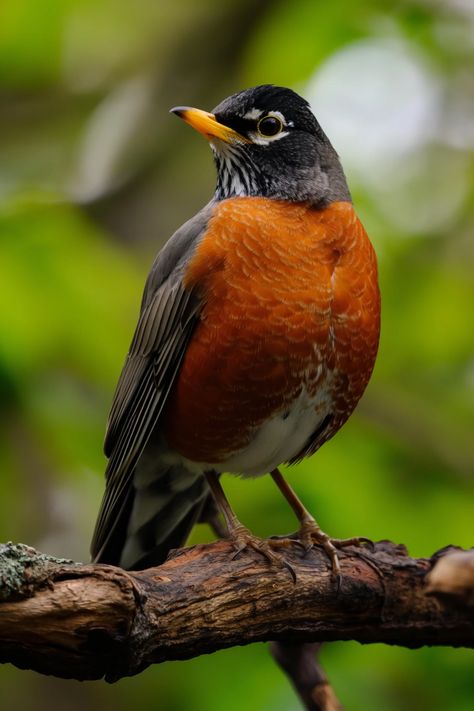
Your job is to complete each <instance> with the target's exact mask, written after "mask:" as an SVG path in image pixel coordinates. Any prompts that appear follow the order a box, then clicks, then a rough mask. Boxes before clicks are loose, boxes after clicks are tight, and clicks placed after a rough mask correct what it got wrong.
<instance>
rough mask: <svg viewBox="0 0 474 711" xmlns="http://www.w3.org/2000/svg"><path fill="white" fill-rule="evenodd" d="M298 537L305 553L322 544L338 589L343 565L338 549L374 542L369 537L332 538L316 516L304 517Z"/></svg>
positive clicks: (371, 544) (370, 544)
mask: <svg viewBox="0 0 474 711" xmlns="http://www.w3.org/2000/svg"><path fill="white" fill-rule="evenodd" d="M298 538H299V541H300V543H301V544H302V546H303V548H304V551H305V554H307V553H308V552H309V551H310V550H311V549H312V548H313V547H314V546H320V547H321V548H323V550H324V551H325V552H326V554H327V556H328V558H329V560H330V562H331V568H332V573H333V575H334V577H335V579H336V582H337V587H338V589H339V588H340V586H341V580H342V575H341V565H340V563H339V556H338V554H337V551H338V549H341V548H347V547H348V546H361V545H362V544H364V543H365V544H367V545H369V546H371V547H373V542H372V541H371V540H370V539H369V538H363V537H361V536H356V537H354V538H331V537H330V536H328V534H327V533H324V531H322V530H321V528H320V527H319V526H318V524H317V523H316V521H315V520H314V518H307V519H304V520H303V521H302V523H301V528H300V530H299V534H298Z"/></svg>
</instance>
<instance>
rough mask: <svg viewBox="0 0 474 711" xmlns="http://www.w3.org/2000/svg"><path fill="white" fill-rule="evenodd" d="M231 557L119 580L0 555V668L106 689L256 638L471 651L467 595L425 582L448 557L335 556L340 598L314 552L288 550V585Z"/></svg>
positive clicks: (473, 631) (384, 550)
mask: <svg viewBox="0 0 474 711" xmlns="http://www.w3.org/2000/svg"><path fill="white" fill-rule="evenodd" d="M232 550H233V549H232V547H231V544H230V543H229V542H227V541H220V542H216V543H213V544H211V545H204V546H203V545H201V546H195V547H194V548H187V549H182V550H180V551H177V552H176V553H175V554H174V556H173V557H172V558H170V559H169V560H167V561H166V563H164V564H163V565H161V566H160V567H158V568H151V569H149V570H145V571H139V572H127V571H124V570H121V569H119V568H115V567H113V566H106V565H82V564H78V563H74V562H72V561H66V560H59V559H54V558H51V557H50V556H45V555H43V554H39V553H37V552H36V551H35V550H34V549H32V548H28V547H27V546H23V545H16V546H15V545H12V544H7V545H4V546H0V661H1V662H11V663H12V664H15V665H16V666H18V667H21V668H29V669H35V670H36V671H38V672H41V673H44V674H52V675H54V676H59V677H65V678H75V679H98V678H101V677H105V678H106V680H107V681H115V680H117V679H120V678H121V677H123V676H129V675H133V674H137V673H139V672H140V671H141V670H143V669H144V668H145V667H147V666H148V665H150V664H153V663H158V662H163V661H165V660H172V659H187V658H190V657H194V656H197V655H200V654H205V653H209V652H214V651H216V650H218V649H223V648H225V647H231V646H234V645H245V644H250V643H252V642H261V641H266V640H276V641H284V642H285V645H288V644H296V643H312V644H314V643H316V642H321V641H329V640H349V639H351V640H357V641H359V642H362V643H368V642H385V643H387V644H398V645H402V646H405V647H420V646H422V645H450V646H455V647H457V646H467V647H473V646H474V619H473V618H474V616H473V614H472V606H471V602H472V596H471V595H470V594H469V595H466V594H465V590H464V592H463V594H460V593H459V589H456V592H455V593H452V592H446V589H445V588H443V590H442V591H440V592H439V591H437V590H436V589H434V588H433V584H431V583H430V584H428V585H427V582H426V577H427V575H428V574H429V573H430V571H431V570H432V568H433V565H434V564H435V563H436V562H437V560H438V559H439V558H441V557H442V556H443V555H445V554H446V553H452V552H453V549H450V548H448V549H444V550H443V551H441V552H439V553H438V554H435V555H434V556H433V557H432V558H431V559H413V558H410V557H409V556H408V555H407V553H406V550H405V548H404V547H403V546H396V545H395V544H393V543H390V542H387V541H381V542H379V543H377V544H376V545H375V547H374V550H373V551H371V550H369V549H367V548H364V549H363V550H360V549H356V548H348V549H345V550H344V553H343V554H342V553H341V567H342V572H343V578H342V584H341V586H340V589H339V591H338V590H337V587H336V585H335V582H334V579H333V578H332V576H331V572H330V568H329V564H328V560H327V558H326V556H325V554H324V553H323V552H321V551H320V550H319V549H314V550H313V551H311V552H310V553H309V554H308V555H307V556H306V557H304V558H303V557H302V554H301V551H300V549H299V548H298V547H297V546H296V545H295V547H294V549H293V548H291V549H290V550H289V551H288V554H287V556H288V560H289V561H290V562H291V566H292V567H293V569H294V571H295V573H296V577H297V580H296V583H294V582H293V580H292V577H291V576H290V574H289V573H288V571H287V570H286V569H284V568H281V569H279V568H277V569H275V567H274V566H273V567H270V566H269V564H268V562H267V561H265V560H264V559H262V557H261V556H259V555H258V554H257V553H254V552H252V551H250V552H248V553H247V552H246V553H245V554H243V555H241V556H240V557H239V558H238V559H236V560H232V555H231V553H232ZM456 555H459V554H458V553H456ZM464 555H465V556H467V557H466V560H470V561H472V555H473V553H472V552H469V553H465V554H464ZM455 567H456V566H455ZM461 567H462V568H463V566H461ZM463 569H464V568H463ZM435 577H436V576H435ZM469 584H472V579H471V583H468V585H469ZM455 587H456V586H455ZM458 587H459V586H458ZM435 588H436V585H435ZM283 661H284V660H283ZM283 666H284V664H283ZM290 671H291V670H290ZM294 683H295V684H296V682H295V679H294Z"/></svg>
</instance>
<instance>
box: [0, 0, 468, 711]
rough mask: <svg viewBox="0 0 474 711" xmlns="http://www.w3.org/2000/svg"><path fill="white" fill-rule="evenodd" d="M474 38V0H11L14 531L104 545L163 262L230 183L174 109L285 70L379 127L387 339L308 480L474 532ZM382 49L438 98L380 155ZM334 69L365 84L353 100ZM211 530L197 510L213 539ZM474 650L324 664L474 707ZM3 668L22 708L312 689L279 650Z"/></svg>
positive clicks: (320, 510)
mask: <svg viewBox="0 0 474 711" xmlns="http://www.w3.org/2000/svg"><path fill="white" fill-rule="evenodd" d="M265 7H266V9H265ZM473 31H474V17H473V15H472V11H470V10H469V9H468V8H467V5H466V7H465V9H463V6H462V4H461V3H459V4H458V5H457V9H454V7H453V8H452V9H451V11H450V13H449V14H448V12H447V10H446V8H445V7H443V4H442V3H440V4H434V3H432V4H429V3H419V2H417V1H416V0H405V1H404V2H381V1H380V0H361V2H358V3H357V4H354V3H352V2H349V0H335V1H334V2H332V3H329V2H314V1H312V0H296V1H295V2H293V3H288V2H286V3H284V2H278V3H272V4H267V5H266V4H264V3H262V7H261V9H260V10H259V11H258V12H257V8H256V4H255V3H252V2H251V1H250V0H246V1H244V0H241V2H240V3H238V4H237V3H235V4H233V3H231V4H227V5H226V4H224V5H222V4H220V5H218V4H217V3H215V2H214V1H213V0H207V1H206V2H205V3H201V4H196V3H192V2H190V1H189V0H188V2H184V3H181V4H177V3H174V4H171V5H169V6H168V5H167V6H165V4H164V3H149V2H147V1H146V0H140V1H139V2H136V3H121V2H115V1H114V0H64V1H61V0H3V2H2V3H1V4H0V104H1V106H0V129H1V130H0V153H1V155H2V161H1V163H0V291H1V298H0V332H1V338H0V424H1V427H0V471H1V477H0V541H6V540H10V539H13V540H17V541H20V540H21V541H24V542H26V543H29V544H31V545H34V546H36V547H38V548H41V549H42V550H44V551H45V552H48V553H51V554H55V555H62V556H67V557H72V558H75V559H78V560H80V559H83V560H85V559H87V555H88V554H87V548H88V541H89V538H90V534H91V531H92V527H93V524H94V520H95V515H96V512H97V508H98V504H99V499H100V496H101V492H102V487H103V481H102V472H103V469H104V459H103V456H102V452H101V447H102V438H103V431H104V426H105V421H106V417H107V409H108V406H109V404H110V400H111V397H112V391H113V387H114V384H115V382H116V379H117V377H118V374H119V372H120V368H121V365H122V362H123V360H124V357H125V354H126V350H127V347H128V344H129V341H130V337H131V334H132V330H133V327H134V323H135V318H136V314H137V311H138V306H139V301H140V296H141V289H142V285H143V282H144V279H145V275H146V272H147V269H148V266H149V264H150V262H151V260H152V258H153V255H154V253H155V252H156V251H157V250H158V249H159V247H160V246H161V245H162V244H163V242H164V240H166V239H167V237H168V236H169V234H170V232H171V230H172V229H173V228H174V227H176V226H178V225H179V224H180V223H181V222H183V221H184V220H185V219H186V218H187V217H189V216H190V215H191V214H193V213H194V212H195V211H196V209H197V208H198V207H199V206H201V205H202V204H204V202H205V200H207V198H208V197H209V194H210V192H211V190H212V182H211V181H212V178H211V177H210V176H211V169H210V158H209V156H208V155H207V153H206V148H205V146H204V145H203V146H202V147H201V145H200V144H199V145H198V138H197V137H196V136H194V135H191V132H189V133H188V132H186V131H185V130H184V129H183V127H182V126H179V127H178V126H177V124H175V123H174V121H175V119H174V118H173V117H169V116H168V115H167V109H168V108H169V106H172V105H175V104H183V103H186V102H189V103H194V102H195V101H196V102H197V101H201V102H202V104H203V105H202V108H209V107H210V106H212V105H214V104H216V103H217V102H218V101H219V100H220V99H221V98H223V96H225V95H227V94H228V93H231V92H232V91H235V90H237V89H240V88H242V87H243V86H249V85H252V84H256V83H259V82H278V83H283V84H288V85H291V86H293V87H294V88H296V89H297V90H299V91H301V92H302V93H307V94H311V96H312V98H313V100H314V102H315V105H317V109H318V115H319V111H320V110H321V111H322V112H323V114H324V112H325V111H326V112H327V113H326V119H325V120H324V121H323V120H322V119H321V120H322V123H323V124H324V128H325V130H326V131H327V132H328V134H329V135H330V136H331V138H333V134H334V136H335V138H338V135H337V129H338V124H339V119H341V118H344V116H345V115H346V114H347V115H348V117H349V121H348V125H349V129H350V125H351V124H352V123H353V124H354V125H355V124H356V122H357V116H356V115H355V113H353V111H354V106H357V103H354V101H355V99H356V98H357V96H360V95H361V94H362V95H363V97H364V101H365V103H364V104H363V109H364V111H365V113H364V112H363V117H362V118H363V120H362V121H359V123H357V126H358V133H357V134H356V136H355V138H353V139H352V142H351V140H349V141H348V143H346V144H344V135H343V134H341V135H340V137H339V138H338V140H339V143H340V146H339V143H337V148H338V150H339V151H340V153H341V156H342V159H343V162H344V165H345V167H346V169H347V172H348V175H349V179H350V184H351V188H352V190H353V196H354V202H355V204H356V207H357V210H358V212H359V214H360V215H361V217H362V219H363V221H364V224H365V225H366V227H367V230H368V232H369V234H370V236H371V238H372V239H373V242H374V244H375V246H376V249H377V253H378V255H379V266H380V281H381V288H382V296H383V330H382V338H381V344H380V353H379V358H378V362H377V365H376V369H375V372H374V376H373V379H372V381H371V384H370V386H369V389H368V391H367V393H366V395H365V396H364V399H363V402H362V403H361V405H360V407H359V408H358V410H357V414H356V415H355V416H354V417H353V418H352V419H351V421H350V422H349V423H348V424H347V425H346V427H345V428H344V429H343V431H342V432H341V433H339V434H338V435H337V437H336V438H335V439H334V440H332V441H331V442H329V443H328V444H326V445H325V446H324V447H323V448H322V449H321V450H320V452H318V454H317V455H316V456H315V457H313V458H312V459H311V460H308V461H305V462H303V463H301V464H300V465H298V466H296V467H292V468H290V469H288V471H287V474H288V477H289V479H290V481H291V482H292V484H293V485H294V487H295V488H296V490H297V491H298V492H299V493H300V494H301V496H302V498H303V500H304V501H305V502H306V504H307V505H308V507H309V508H310V509H311V510H312V511H314V513H315V514H316V516H317V517H318V520H319V521H320V522H321V524H322V525H323V527H324V528H325V530H327V531H330V532H331V533H333V534H334V535H337V536H350V535H354V534H356V533H360V534H363V535H366V536H369V537H372V538H374V539H378V538H391V539H393V540H395V541H399V542H403V543H405V544H406V545H407V546H408V547H409V549H410V551H411V552H412V553H413V554H415V555H429V554H431V553H432V552H433V551H434V550H436V549H437V548H440V547H442V546H444V545H446V544H448V543H455V544H459V545H464V546H469V545H470V544H472V520H473V511H472V503H471V502H472V474H473V471H474V444H473V441H472V431H473V424H474V360H473V344H474V343H473V333H474V320H473V315H472V304H473V303H474V280H473V277H472V275H473V266H474V264H473V263H474V250H473V248H472V244H473V242H472V234H473V226H474V197H473V196H474V173H473V170H472V165H473V160H472V158H473V146H474V141H473V138H472V111H473V106H472V88H471V87H470V82H471V76H472V73H473V70H474V55H473V53H472V42H471V40H470V37H472V32H473ZM236 38H237V40H238V41H236ZM216 46H218V47H219V52H220V54H219V60H218V61H216V54H215V52H214V48H215V47H216ZM196 48H197V50H198V51H197V52H196ZM229 48H230V49H229ZM380 48H382V49H384V48H390V50H391V51H392V55H393V56H395V57H397V56H399V57H401V58H402V59H404V60H406V61H408V63H409V66H410V67H411V69H410V71H411V72H412V73H415V74H416V73H417V72H418V74H416V76H418V77H421V78H422V79H423V81H425V83H426V82H427V84H426V86H428V84H429V86H428V89H429V90H430V91H431V92H432V96H434V97H435V98H434V99H433V98H432V100H431V103H430V104H429V111H428V112H427V113H426V114H425V115H421V114H420V115H419V116H418V117H415V119H416V121H417V122H418V123H416V121H415V119H412V120H413V121H414V122H415V123H413V124H409V123H407V125H406V131H404V132H402V133H401V135H400V136H399V138H398V140H401V141H402V142H403V140H405V139H406V136H407V135H408V134H409V132H410V131H411V130H413V126H415V128H416V129H417V130H416V131H415V133H414V134H413V135H415V136H416V140H415V138H414V139H413V140H412V143H411V144H410V145H409V146H408V148H407V146H406V145H405V147H401V148H400V147H398V148H397V136H396V135H395V133H396V128H397V127H396V126H395V127H394V135H393V136H392V135H391V134H390V135H388V136H386V138H385V140H384V141H382V142H381V144H380V146H379V147H378V148H377V151H378V152H377V151H376V152H375V154H376V157H377V160H375V161H373V162H372V163H370V160H369V158H370V155H369V153H370V151H369V149H368V148H367V155H364V154H363V153H360V152H359V154H357V151H355V152H354V151H353V150H352V149H354V148H357V146H354V144H355V143H356V144H360V145H362V146H367V147H369V145H370V142H371V139H372V133H377V131H378V130H379V129H380V128H381V127H382V128H383V126H385V125H391V124H390V115H389V113H388V112H387V113H386V114H384V112H383V110H381V109H380V104H382V109H383V89H384V81H382V82H381V84H380V87H379V89H380V91H377V92H374V91H372V93H370V92H368V90H367V85H366V84H364V82H365V81H366V80H367V78H369V79H370V77H372V76H374V77H375V76H379V75H378V74H377V72H379V74H380V67H379V66H378V65H377V63H376V62H375V60H374V62H373V63H372V64H370V63H369V65H367V64H364V65H361V70H360V75H357V81H356V82H355V83H356V84H357V86H354V81H353V80H352V79H351V80H348V79H347V78H346V73H345V72H346V71H347V70H348V68H350V66H351V64H352V65H354V63H356V62H357V61H360V56H361V54H360V52H361V51H362V53H363V52H364V51H366V50H367V49H368V50H370V51H375V50H377V51H379V50H380ZM213 52H214V53H213ZM397 52H398V55H397V54H396V53H397ZM221 55H222V57H221ZM364 56H366V55H364ZM370 56H372V55H370ZM373 56H374V57H376V56H377V55H376V54H374V55H373ZM380 56H382V55H380ZM344 61H345V62H346V63H345V64H344V67H345V69H344V71H342V70H340V69H339V70H338V69H337V68H338V66H339V67H340V66H342V64H338V62H344ZM347 62H348V63H347ZM382 69H383V68H382ZM331 71H332V72H333V73H332V74H328V72H331ZM338 71H339V73H337V72H338ZM398 71H401V65H400V67H398V65H396V66H395V69H393V67H392V68H390V72H391V73H390V75H389V76H390V77H392V79H393V78H394V77H395V79H396V78H397V72H398ZM387 72H389V68H387ZM325 73H326V74H325ZM323 76H326V77H327V76H329V79H328V80H327V82H326V85H325V86H326V89H325V91H326V94H324V93H322V89H321V86H322V83H321V82H322V80H321V77H323ZM351 76H352V75H351ZM387 76H388V74H387ZM410 76H411V74H408V78H409V77H410ZM382 79H383V72H382ZM387 81H388V80H387ZM395 84H396V81H395ZM328 86H329V87H330V88H331V87H332V88H333V89H337V96H336V99H337V101H339V102H340V101H341V98H340V97H342V103H339V104H338V103H336V104H333V105H332V109H331V111H332V113H331V111H329V110H328V106H329V103H330V101H329V100H330V99H331V100H332V98H333V97H332V95H329V94H328V93H327V91H328V89H327V87H328ZM417 86H418V85H417ZM420 86H421V88H423V85H420ZM425 88H426V87H425ZM428 89H427V90H428ZM396 90H397V87H396V86H394V88H393V91H396ZM364 92H365V93H364ZM421 93H422V92H421V89H420V90H419V89H417V90H416V92H415V95H416V97H418V98H419V96H420V95H421ZM430 96H431V94H430ZM337 97H339V99H338V98H337ZM349 97H351V98H350V100H349ZM416 97H415V98H416ZM470 97H471V98H470ZM412 100H413V101H414V99H411V98H410V97H408V99H406V100H405V99H403V100H402V99H400V104H403V105H405V103H408V104H409V103H410V101H412ZM351 101H352V102H353V103H351ZM469 102H471V103H469ZM334 106H336V109H334ZM387 111H388V110H387ZM470 117H471V118H470ZM407 120H408V119H407ZM469 121H471V123H469ZM420 122H421V130H420ZM415 124H416V125H415ZM345 130H346V132H347V130H348V128H347V126H346V129H345ZM367 166H369V167H367ZM91 185H93V190H91ZM78 195H80V196H82V197H81V198H80V199H79V198H78ZM84 195H86V196H87V198H84V197H83V196H84ZM80 200H82V202H81V201H80ZM224 486H225V488H226V491H227V492H228V494H229V497H230V499H231V501H232V503H233V504H234V506H235V509H236V511H237V512H238V513H239V515H240V517H241V519H242V520H243V521H245V522H246V523H248V524H249V526H250V527H251V528H252V529H253V530H255V531H256V532H257V533H261V534H262V535H267V534H271V533H283V532H284V531H288V530H294V528H295V522H294V520H293V518H292V515H291V512H290V511H289V510H288V507H287V506H286V505H285V503H284V501H283V500H282V498H281V497H280V496H279V494H278V492H277V490H276V488H275V487H274V486H272V483H271V481H269V480H267V478H266V477H263V478H261V479H258V480H256V481H241V480H238V479H232V478H230V477H227V478H225V479H224ZM209 537H210V534H209V532H208V531H207V530H206V529H205V528H198V529H197V530H196V532H195V533H194V534H193V539H192V540H193V541H203V540H209ZM472 661H473V660H472V653H470V652H467V651H465V650H452V649H430V650H428V649H422V650H418V651H409V650H404V649H396V648H389V647H380V646H367V647H360V646H358V645H356V644H353V643H338V644H332V645H327V647H326V649H325V651H324V658H323V662H324V664H325V667H326V669H327V671H328V674H329V676H330V677H331V680H332V681H333V683H334V686H335V687H336V689H337V691H338V693H339V695H340V697H341V699H342V701H343V702H344V704H345V706H346V708H347V709H351V710H353V711H354V710H355V711H358V710H359V709H360V710H361V711H362V709H367V708H371V709H383V710H384V711H402V710H403V711H406V710H410V709H413V711H415V709H416V710H417V709H421V708H429V709H431V711H441V709H443V711H446V709H452V710H453V711H467V710H468V709H470V708H472V702H473V698H474V685H473V676H472ZM0 680H1V686H2V708H5V711H17V709H18V711H19V710H20V709H21V711H25V710H26V711H42V710H43V709H51V708H58V709H67V711H74V710H75V709H76V708H77V709H83V708H88V709H90V710H91V711H94V710H95V709H101V708H103V707H109V706H110V707H112V706H113V707H114V708H115V709H116V710H117V711H122V710H123V711H125V709H129V708H130V707H132V706H133V707H134V708H136V709H137V711H140V710H141V709H148V708H152V707H154V706H155V705H156V706H159V707H160V708H162V709H166V711H184V710H187V709H191V708H193V709H194V708H197V709H208V710H209V711H213V710H216V711H217V710H220V709H222V708H226V709H228V710H229V711H233V710H234V709H235V710H237V709H240V708H242V706H243V705H245V708H247V709H249V711H262V710H265V709H268V710H270V709H271V710H272V711H279V710H281V711H283V710H286V709H296V708H298V706H297V702H296V700H295V698H294V695H293V692H292V690H291V689H290V687H289V685H288V683H287V681H286V680H285V679H284V678H283V676H282V675H281V673H280V672H279V671H278V670H277V668H276V667H275V665H274V663H273V662H272V660H271V659H270V657H269V655H268V653H267V650H266V649H265V646H264V645H256V646H254V647H251V648H243V649H232V650H227V651H225V652H221V653H219V654H216V655H212V656H209V657H202V658H199V659H195V660H190V661H189V662H186V663H175V664H165V665H162V666H160V667H156V668H153V669H150V670H148V671H146V672H145V673H144V674H142V675H140V676H139V677H137V678H134V679H127V680H124V681H122V682H120V683H119V684H118V685H117V686H114V687H109V686H106V685H105V684H104V683H100V682H97V683H90V684H77V683H75V682H66V681H60V680H56V679H49V678H44V677H40V676H38V675H34V674H32V673H29V672H20V671H18V670H15V669H13V668H10V667H3V668H1V669H0ZM183 680H185V683H184V682H183Z"/></svg>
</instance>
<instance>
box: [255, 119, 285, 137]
mask: <svg viewBox="0 0 474 711" xmlns="http://www.w3.org/2000/svg"><path fill="white" fill-rule="evenodd" d="M282 128H283V122H282V121H281V119H279V118H278V116H264V117H263V118H261V119H260V121H259V122H258V123H257V131H258V132H259V134H260V135H261V136H264V138H270V137H271V136H276V135H277V133H280V131H281V130H282Z"/></svg>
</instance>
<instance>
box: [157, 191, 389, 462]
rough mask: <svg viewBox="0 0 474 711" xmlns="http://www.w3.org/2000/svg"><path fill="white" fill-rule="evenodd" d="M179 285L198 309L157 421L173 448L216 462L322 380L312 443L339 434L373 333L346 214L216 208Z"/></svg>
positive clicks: (264, 204)
mask: <svg viewBox="0 0 474 711" xmlns="http://www.w3.org/2000/svg"><path fill="white" fill-rule="evenodd" d="M185 284H186V286H187V287H189V288H192V287H196V286H197V287H198V288H199V290H200V292H201V294H202V296H203V298H204V302H205V305H204V309H203V311H202V315H201V321H200V323H199V324H198V326H197V328H196V330H195V332H194V334H193V337H192V339H191V342H190V344H189V346H188V349H187V352H186V354H185V357H184V361H183V364H182V367H181V370H180V373H179V375H178V378H177V380H176V382H175V385H174V387H173V389H172V392H171V393H170V397H169V401H168V404H167V407H166V410H165V412H164V416H163V420H162V428H163V432H164V434H165V437H166V439H167V441H168V444H169V445H170V446H171V447H173V448H174V449H176V450H177V451H178V452H180V453H181V454H182V455H183V456H186V457H188V458H189V459H191V460H194V461H199V462H219V461H223V460H225V459H226V458H227V457H228V456H229V455H230V454H232V453H235V452H237V451H239V450H240V449H242V448H243V447H244V446H246V445H247V444H248V443H249V442H250V441H251V439H252V437H253V436H254V434H255V432H256V431H257V429H258V428H259V427H260V425H262V424H263V423H264V422H265V421H266V420H267V419H268V418H270V417H273V416H275V415H277V414H283V413H284V412H285V411H286V410H287V409H288V408H289V407H290V406H291V403H292V402H293V401H294V400H295V399H296V398H297V397H298V395H299V393H300V392H301V390H302V388H303V387H306V388H307V390H308V391H309V392H310V393H312V394H314V393H316V392H317V390H318V387H319V386H320V384H321V382H327V375H328V373H332V374H333V377H332V378H331V379H330V380H331V383H332V385H331V387H332V390H333V392H332V401H333V403H334V408H333V415H334V416H333V420H332V423H331V429H330V431H328V432H326V433H325V435H324V439H323V440H322V441H325V440H326V439H328V437H329V436H331V435H332V434H334V432H335V431H336V430H337V429H339V427H340V426H341V425H342V424H343V423H344V422H345V420H346V419H347V417H349V415H350V413H351V412H352V410H353V409H354V407H355V405H356V404H357V402H358V400H359V398H360V396H361V395H362V393H363V391H364V389H365V387H366V385H367V382H368V380H369V377H370V374H371V372H372V368H373V365H374V362H375V356H376V352H377V346H378V339H379V321H380V299H379V290H378V284H377V267H376V259H375V255H374V251H373V249H372V246H371V244H370V241H369V239H368V237H367V235H366V233H365V231H364V229H363V227H362V225H361V223H360V222H359V220H358V219H357V216H356V215H355V212H354V210H353V208H352V206H351V205H350V204H349V203H343V202H341V203H334V204H332V205H331V206H329V207H327V208H326V209H324V210H315V209H312V208H310V207H308V206H306V205H299V204H289V203H283V202H278V201H274V200H268V199H264V198H234V199H231V200H226V201H223V202H221V203H219V204H218V205H217V206H216V209H215V211H214V213H213V216H212V218H211V221H210V223H209V228H208V231H207V234H206V236H205V238H204V239H203V240H202V242H201V244H200V245H199V247H198V249H197V251H196V253H195V255H194V257H193V260H192V261H191V263H190V265H189V268H188V270H187V272H186V275H185ZM320 443H321V442H318V444H320Z"/></svg>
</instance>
